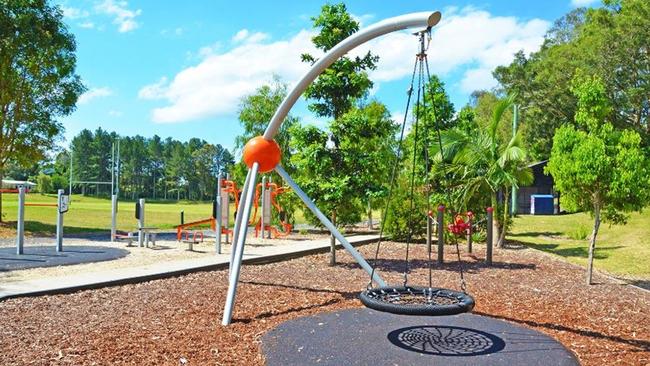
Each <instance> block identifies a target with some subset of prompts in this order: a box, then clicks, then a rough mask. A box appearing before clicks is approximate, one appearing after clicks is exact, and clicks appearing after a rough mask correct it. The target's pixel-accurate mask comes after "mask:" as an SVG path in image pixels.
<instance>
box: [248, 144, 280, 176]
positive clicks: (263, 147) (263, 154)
mask: <svg viewBox="0 0 650 366" xmlns="http://www.w3.org/2000/svg"><path fill="white" fill-rule="evenodd" d="M281 158H282V152H281V151H280V145H278V143H277V142H275V140H271V141H269V140H266V139H264V137H262V136H257V137H253V138H252V139H250V140H249V141H248V142H247V143H246V146H244V163H246V165H247V166H248V167H249V168H251V167H252V166H253V163H255V162H257V163H258V164H259V172H260V173H266V172H270V171H271V170H273V169H275V167H276V165H278V164H280V159H281Z"/></svg>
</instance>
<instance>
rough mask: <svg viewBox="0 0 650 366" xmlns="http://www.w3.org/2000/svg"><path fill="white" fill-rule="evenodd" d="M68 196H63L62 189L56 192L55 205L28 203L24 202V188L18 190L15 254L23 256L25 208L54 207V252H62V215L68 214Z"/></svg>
mask: <svg viewBox="0 0 650 366" xmlns="http://www.w3.org/2000/svg"><path fill="white" fill-rule="evenodd" d="M69 204H70V196H68V195H65V194H64V192H63V190H62V189H59V190H58V192H57V198H56V203H30V202H25V188H24V187H20V188H18V219H17V223H16V254H18V255H20V254H23V248H24V245H25V207H26V206H27V207H28V206H37V207H56V208H57V210H56V251H57V252H59V253H60V252H62V251H63V214H64V213H66V212H68V208H69Z"/></svg>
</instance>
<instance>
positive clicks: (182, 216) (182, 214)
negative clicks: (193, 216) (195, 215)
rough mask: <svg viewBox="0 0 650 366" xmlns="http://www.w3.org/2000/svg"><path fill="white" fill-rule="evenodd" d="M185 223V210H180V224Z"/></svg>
mask: <svg viewBox="0 0 650 366" xmlns="http://www.w3.org/2000/svg"><path fill="white" fill-rule="evenodd" d="M183 224H185V210H181V225H183Z"/></svg>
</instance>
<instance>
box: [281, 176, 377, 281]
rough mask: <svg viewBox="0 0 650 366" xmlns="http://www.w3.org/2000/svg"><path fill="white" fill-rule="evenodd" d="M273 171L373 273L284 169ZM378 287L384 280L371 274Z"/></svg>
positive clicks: (369, 270)
mask: <svg viewBox="0 0 650 366" xmlns="http://www.w3.org/2000/svg"><path fill="white" fill-rule="evenodd" d="M275 171H276V172H278V174H280V176H281V177H282V179H284V181H285V182H287V184H288V185H289V187H291V189H292V190H293V191H294V192H295V193H296V194H297V195H298V197H300V199H301V200H302V201H303V202H304V203H305V205H306V206H307V207H308V208H309V209H310V210H311V212H313V213H314V215H316V217H318V219H319V220H320V222H321V223H323V225H325V227H327V229H329V231H330V232H331V233H332V235H334V236H335V237H336V239H338V240H339V241H340V242H341V244H342V245H343V247H344V248H345V249H346V250H347V251H348V252H349V253H350V255H352V257H353V258H354V259H355V260H356V261H357V263H359V265H360V266H361V268H363V269H364V270H365V271H366V272H368V274H371V273H373V270H372V267H371V266H370V265H369V264H368V262H366V260H365V259H364V258H363V257H362V256H361V254H359V252H357V250H356V249H354V247H353V246H352V244H350V242H349V241H348V240H347V239H346V238H345V237H344V236H343V235H342V234H341V233H340V232H339V231H338V230H337V229H336V226H334V225H333V224H332V223H331V222H330V220H328V219H327V216H325V215H324V214H323V213H322V212H321V211H320V210H319V209H318V207H316V205H315V204H314V202H313V201H312V200H311V199H310V198H309V197H308V196H307V194H306V193H305V192H303V190H302V189H300V187H299V186H298V184H296V182H294V181H293V179H291V176H289V173H287V172H286V171H285V170H284V168H282V166H281V165H278V166H276V167H275ZM372 279H373V280H374V281H375V282H376V283H377V284H378V285H379V286H386V283H385V282H384V280H383V279H382V278H381V277H380V276H379V275H378V274H377V273H376V272H375V273H374V274H373V278H372Z"/></svg>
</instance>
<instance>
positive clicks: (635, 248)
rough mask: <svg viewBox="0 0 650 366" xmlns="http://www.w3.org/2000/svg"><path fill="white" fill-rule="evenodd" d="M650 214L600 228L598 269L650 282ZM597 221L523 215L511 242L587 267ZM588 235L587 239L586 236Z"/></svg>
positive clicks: (585, 217) (575, 216)
mask: <svg viewBox="0 0 650 366" xmlns="http://www.w3.org/2000/svg"><path fill="white" fill-rule="evenodd" d="M649 215H650V212H647V210H646V211H645V212H643V213H640V214H639V213H635V214H633V215H632V216H631V217H630V220H629V221H628V223H627V225H613V226H609V224H607V223H603V224H601V226H600V231H599V233H598V237H597V241H596V252H595V260H594V266H595V268H596V269H598V270H602V271H606V272H609V273H611V274H613V275H616V276H620V277H628V278H636V279H639V278H640V279H650V216H649ZM592 226H593V219H592V218H591V217H590V215H589V214H585V213H577V214H567V215H556V216H530V215H520V216H519V217H517V218H515V219H514V225H513V227H512V230H511V231H512V233H511V234H510V235H509V236H508V239H509V240H511V241H516V242H521V243H523V244H525V245H527V246H529V247H531V248H535V249H539V250H542V251H545V252H548V253H552V254H556V255H559V256H561V257H563V258H565V259H566V260H568V261H569V262H572V263H576V264H580V265H586V263H587V256H588V250H589V241H588V237H589V236H591V230H592ZM585 233H586V238H584V239H579V238H580V237H584V236H585V235H584V234H585Z"/></svg>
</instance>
